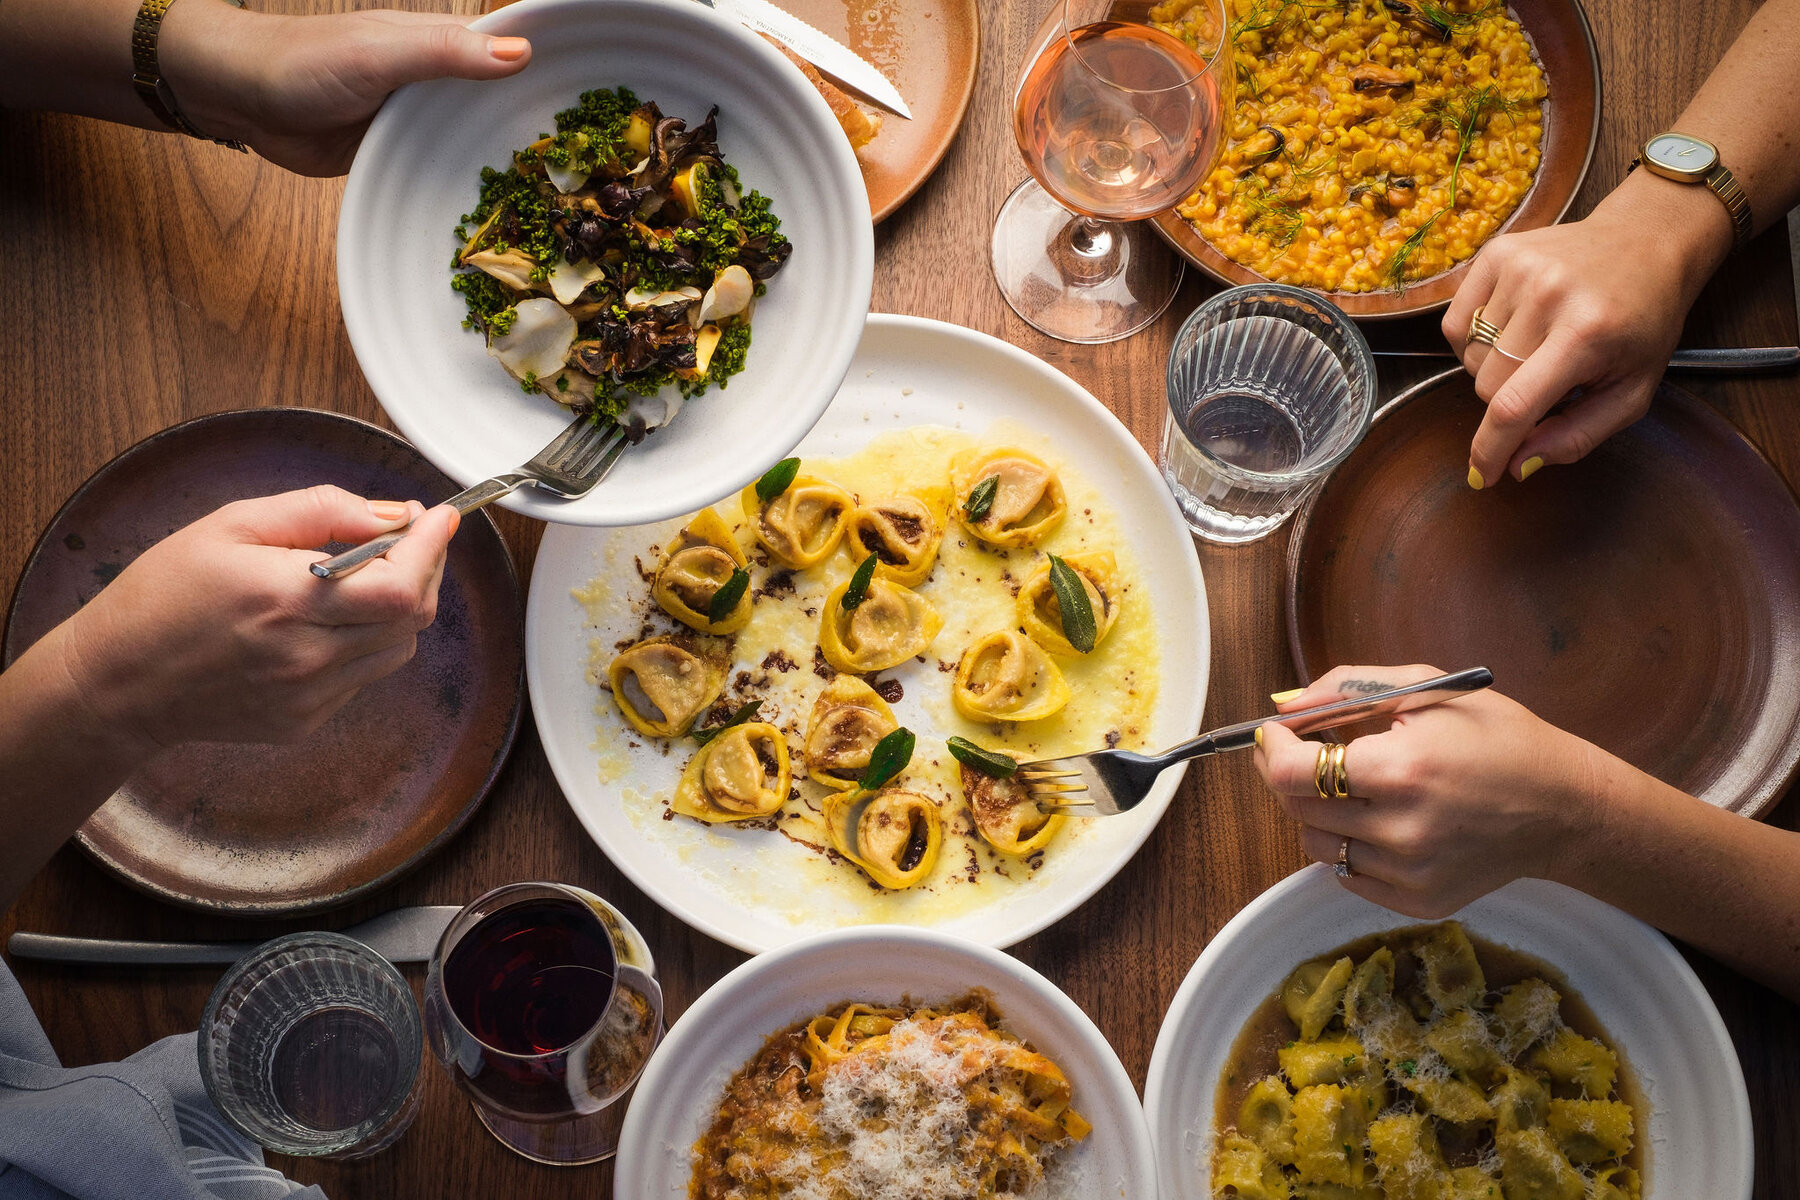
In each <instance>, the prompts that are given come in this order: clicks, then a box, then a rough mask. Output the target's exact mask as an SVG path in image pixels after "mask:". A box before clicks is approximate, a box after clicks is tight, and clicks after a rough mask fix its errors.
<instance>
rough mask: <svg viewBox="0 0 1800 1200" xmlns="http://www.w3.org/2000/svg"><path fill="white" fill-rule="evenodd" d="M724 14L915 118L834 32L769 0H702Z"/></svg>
mask: <svg viewBox="0 0 1800 1200" xmlns="http://www.w3.org/2000/svg"><path fill="white" fill-rule="evenodd" d="M700 3H702V4H704V5H706V6H707V7H708V8H710V9H712V10H713V11H714V12H717V13H718V14H719V15H721V16H725V17H730V18H731V19H732V20H734V21H736V22H738V24H740V25H742V26H744V27H745V28H746V29H753V30H755V31H756V32H757V33H760V34H764V35H765V36H767V37H771V38H774V39H775V40H776V41H778V42H780V43H781V44H782V45H784V46H786V47H787V48H788V49H789V50H792V51H793V52H794V53H795V54H798V55H799V56H800V57H801V58H804V59H805V60H806V61H807V62H809V63H811V64H812V65H813V66H815V67H817V68H819V70H821V71H823V72H824V73H825V74H827V75H829V76H831V77H832V78H833V79H835V80H836V81H837V82H839V83H841V84H843V85H844V86H845V87H847V88H849V89H851V90H852V91H855V92H859V93H861V94H862V95H863V96H864V97H866V98H867V99H869V100H872V101H874V102H875V103H876V104H879V105H880V106H881V107H883V108H885V109H887V110H888V111H889V112H892V113H895V114H897V115H899V116H902V117H905V118H906V119H907V120H908V121H910V120H912V110H911V109H910V108H908V107H906V101H904V100H902V99H901V98H900V90H899V89H898V88H896V87H895V86H894V85H893V84H891V83H889V82H888V77H887V76H886V75H883V74H882V73H881V72H880V71H878V70H877V69H876V68H875V67H874V65H873V64H871V63H870V62H869V61H868V60H867V59H865V58H863V57H862V55H860V54H858V53H857V52H856V51H854V50H852V49H850V47H848V46H846V45H844V44H843V43H842V42H840V41H838V40H837V39H836V38H834V37H832V36H831V35H830V34H827V33H825V32H824V31H822V30H819V29H815V28H814V27H813V26H811V25H809V24H807V23H806V22H805V21H802V20H801V19H800V18H799V17H796V16H795V15H794V14H793V13H790V12H788V11H786V10H785V9H780V8H777V7H775V6H774V5H773V4H770V3H769V0H700Z"/></svg>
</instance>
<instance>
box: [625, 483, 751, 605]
mask: <svg viewBox="0 0 1800 1200" xmlns="http://www.w3.org/2000/svg"><path fill="white" fill-rule="evenodd" d="M748 566H749V563H748V560H747V559H745V557H744V552H743V550H741V549H740V548H739V547H738V544H737V541H736V539H735V538H733V537H732V536H731V530H729V529H727V528H726V527H725V522H724V521H723V520H721V519H720V517H719V514H718V513H716V512H714V511H713V510H712V509H710V508H708V509H703V510H701V511H700V512H698V513H695V514H694V518H693V520H691V521H689V522H688V523H687V527H686V528H684V529H683V530H682V531H681V532H680V533H679V534H677V535H676V536H675V537H674V539H673V540H671V541H670V543H669V546H668V549H667V550H665V551H664V553H663V560H662V564H661V565H660V566H659V567H658V568H657V570H656V581H655V583H653V584H652V585H651V588H650V594H651V595H652V596H653V597H655V599H656V602H657V604H659V605H661V606H662V610H663V611H664V612H666V613H668V614H669V615H670V616H671V617H674V618H675V619H676V620H677V621H680V622H681V623H682V624H683V625H686V626H688V627H689V628H692V629H698V630H699V631H700V632H701V633H718V634H724V633H736V632H737V631H738V630H740V629H742V628H743V627H744V626H745V625H747V624H749V623H750V605H751V594H750V589H749V588H748V587H746V588H745V589H744V592H743V595H741V596H740V597H738V601H737V603H736V604H734V605H732V607H731V611H730V612H728V613H726V614H725V616H724V617H723V618H721V619H720V620H718V621H713V620H712V619H711V618H710V617H708V616H707V611H708V609H709V607H710V606H711V604H712V602H713V597H714V596H716V595H717V594H718V592H719V589H720V588H722V587H724V586H725V584H726V583H727V582H729V581H730V579H731V576H732V574H733V573H734V572H736V571H739V570H744V569H747V567H748Z"/></svg>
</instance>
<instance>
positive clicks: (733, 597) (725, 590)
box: [706, 567, 750, 625]
mask: <svg viewBox="0 0 1800 1200" xmlns="http://www.w3.org/2000/svg"><path fill="white" fill-rule="evenodd" d="M749 586H750V572H748V571H746V570H744V568H742V567H739V568H737V570H735V571H733V572H732V573H731V578H730V579H727V580H726V581H725V582H724V583H723V584H721V585H720V587H719V590H718V591H716V592H714V593H713V598H712V602H711V603H709V604H708V605H707V606H706V619H707V620H708V621H711V622H712V623H713V624H715V625H717V624H718V623H719V622H720V621H723V620H724V619H725V618H726V617H729V616H730V615H731V610H732V609H734V608H736V607H737V606H738V601H739V600H742V599H743V598H744V589H746V588H748V587H749Z"/></svg>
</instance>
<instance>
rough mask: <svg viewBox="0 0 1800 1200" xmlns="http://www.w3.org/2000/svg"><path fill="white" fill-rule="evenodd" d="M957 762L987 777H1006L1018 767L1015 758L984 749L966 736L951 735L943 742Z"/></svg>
mask: <svg viewBox="0 0 1800 1200" xmlns="http://www.w3.org/2000/svg"><path fill="white" fill-rule="evenodd" d="M944 744H945V745H947V746H949V747H950V754H951V756H952V757H954V758H955V759H956V761H957V762H959V763H961V764H962V765H963V766H965V767H968V768H969V769H970V770H972V771H980V772H981V773H982V774H983V775H986V776H987V777H988V778H989V779H1007V778H1010V777H1011V775H1012V773H1013V772H1014V771H1017V770H1018V769H1019V764H1018V762H1017V760H1015V759H1013V758H1010V757H1008V756H1007V755H1004V754H998V753H996V752H994V751H992V750H984V749H982V748H981V747H980V746H977V745H976V744H975V743H974V742H971V741H970V740H969V739H968V738H960V737H953V738H951V739H950V740H949V741H948V742H946V743H944Z"/></svg>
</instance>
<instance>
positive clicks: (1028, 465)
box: [950, 446, 1069, 547]
mask: <svg viewBox="0 0 1800 1200" xmlns="http://www.w3.org/2000/svg"><path fill="white" fill-rule="evenodd" d="M988 480H993V481H994V482H993V484H992V485H989V486H988V487H987V488H986V490H987V492H988V496H989V499H988V501H987V505H986V510H985V511H984V512H982V513H981V515H980V516H979V517H974V516H971V515H970V512H969V507H970V501H971V499H972V498H973V497H974V496H975V493H976V491H977V489H982V488H983V487H984V485H987V481H988ZM950 487H951V492H952V494H953V495H954V497H955V501H954V503H955V505H956V515H957V519H958V520H959V521H961V522H962V524H963V527H964V528H966V529H967V530H968V531H969V532H970V533H972V534H974V535H975V536H976V537H977V538H980V539H981V540H982V541H984V542H986V543H988V544H989V545H991V546H1007V547H1013V546H1035V545H1036V544H1037V543H1039V542H1041V541H1043V540H1044V539H1045V538H1046V537H1048V536H1049V535H1050V532H1051V531H1052V530H1054V529H1055V528H1056V527H1057V526H1058V525H1060V524H1061V523H1062V519H1063V516H1064V514H1065V513H1066V512H1067V511H1068V506H1069V501H1068V497H1067V496H1066V495H1065V494H1064V493H1063V485H1062V480H1061V479H1060V478H1059V477H1058V476H1057V474H1056V471H1055V469H1054V468H1052V467H1051V466H1049V465H1048V464H1047V463H1045V462H1044V460H1043V459H1041V458H1038V457H1037V456H1036V455H1034V454H1028V453H1026V452H1025V451H1023V450H1018V449H1014V448H1012V447H1010V446H1009V447H1002V448H999V449H992V450H972V451H969V452H967V453H964V454H959V455H958V456H957V457H956V459H955V460H954V461H953V462H952V463H951V464H950Z"/></svg>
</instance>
